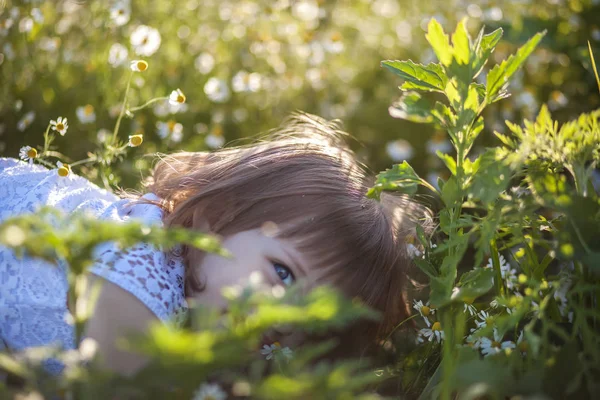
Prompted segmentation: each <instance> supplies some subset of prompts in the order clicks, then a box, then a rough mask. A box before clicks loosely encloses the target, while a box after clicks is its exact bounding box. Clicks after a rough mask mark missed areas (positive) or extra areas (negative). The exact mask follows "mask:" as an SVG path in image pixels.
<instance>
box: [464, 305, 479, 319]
mask: <svg viewBox="0 0 600 400" xmlns="http://www.w3.org/2000/svg"><path fill="white" fill-rule="evenodd" d="M463 312H464V313H465V314H466V313H469V315H470V316H471V317H472V316H474V315H475V314H477V307H475V306H474V305H473V302H470V303H469V302H467V301H465V305H464V307H463Z"/></svg>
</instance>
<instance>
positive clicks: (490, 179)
mask: <svg viewBox="0 0 600 400" xmlns="http://www.w3.org/2000/svg"><path fill="white" fill-rule="evenodd" d="M510 177H511V171H510V167H509V166H508V165H506V164H505V163H504V162H503V161H502V160H500V159H498V149H496V148H491V149H488V150H487V151H486V152H485V153H484V154H483V155H482V156H480V161H479V168H478V170H477V173H476V174H475V175H473V180H472V182H471V185H470V186H469V188H468V190H467V192H468V194H469V197H472V198H475V199H479V200H481V201H482V202H484V203H491V202H494V201H496V199H497V198H498V196H499V195H500V193H501V192H502V191H504V190H506V188H507V187H508V184H509V183H510Z"/></svg>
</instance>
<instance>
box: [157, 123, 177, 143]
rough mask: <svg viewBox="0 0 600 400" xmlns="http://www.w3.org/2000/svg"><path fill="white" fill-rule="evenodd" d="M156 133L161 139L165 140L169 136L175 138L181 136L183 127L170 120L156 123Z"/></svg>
mask: <svg viewBox="0 0 600 400" xmlns="http://www.w3.org/2000/svg"><path fill="white" fill-rule="evenodd" d="M156 133H157V134H158V136H159V137H160V138H161V139H166V138H167V137H169V136H171V135H174V136H176V137H177V136H180V135H182V134H183V125H181V124H180V123H179V122H177V121H174V120H172V119H171V120H169V121H167V122H162V121H158V122H157V123H156Z"/></svg>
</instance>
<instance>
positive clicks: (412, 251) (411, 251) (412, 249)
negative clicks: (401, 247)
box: [406, 243, 421, 258]
mask: <svg viewBox="0 0 600 400" xmlns="http://www.w3.org/2000/svg"><path fill="white" fill-rule="evenodd" d="M406 251H407V252H408V255H409V257H410V258H417V257H421V251H420V250H419V249H418V248H417V246H415V245H414V244H412V243H409V244H407V245H406Z"/></svg>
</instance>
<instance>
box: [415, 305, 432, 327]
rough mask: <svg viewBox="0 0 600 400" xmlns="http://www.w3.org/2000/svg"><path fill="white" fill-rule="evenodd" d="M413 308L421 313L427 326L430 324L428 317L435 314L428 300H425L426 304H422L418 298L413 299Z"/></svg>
mask: <svg viewBox="0 0 600 400" xmlns="http://www.w3.org/2000/svg"><path fill="white" fill-rule="evenodd" d="M413 308H414V309H415V310H417V312H418V313H419V314H420V315H421V317H423V319H424V320H425V324H426V325H427V326H428V327H429V326H431V323H430V322H429V317H430V316H431V315H433V314H435V308H432V307H431V306H430V305H429V302H427V303H426V304H423V301H421V300H419V301H417V300H414V302H413Z"/></svg>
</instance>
